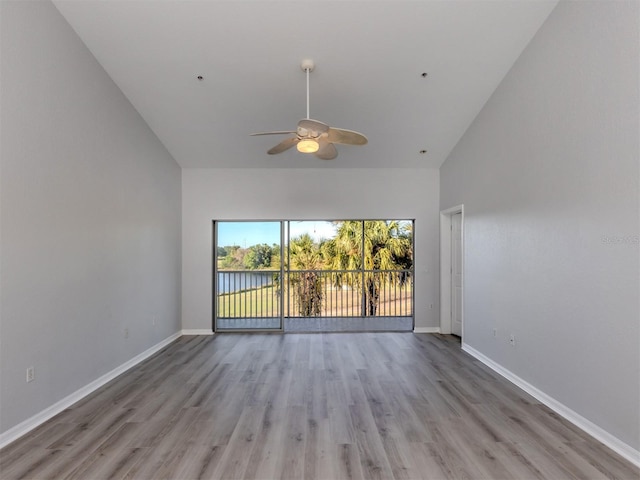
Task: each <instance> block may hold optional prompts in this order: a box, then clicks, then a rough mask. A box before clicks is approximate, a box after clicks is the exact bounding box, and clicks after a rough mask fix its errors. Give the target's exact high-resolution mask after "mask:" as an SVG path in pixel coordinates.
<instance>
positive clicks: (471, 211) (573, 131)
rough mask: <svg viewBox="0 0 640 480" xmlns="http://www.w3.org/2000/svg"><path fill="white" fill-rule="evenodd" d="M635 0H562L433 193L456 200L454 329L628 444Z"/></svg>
mask: <svg viewBox="0 0 640 480" xmlns="http://www.w3.org/2000/svg"><path fill="white" fill-rule="evenodd" d="M638 6H639V4H638V2H627V3H623V2H561V3H560V4H559V6H558V7H557V8H556V9H555V10H554V12H552V14H551V15H550V17H549V19H548V20H547V22H546V23H545V24H544V25H543V26H542V28H541V29H540V31H539V32H538V34H537V35H536V37H534V39H533V40H532V42H531V43H530V45H529V46H528V48H527V49H526V50H525V51H524V52H523V54H522V55H521V57H520V58H519V59H518V61H517V62H516V64H515V65H514V67H513V68H512V70H511V72H510V73H509V74H508V75H507V76H506V78H505V79H504V81H503V82H502V84H501V85H500V86H499V88H498V89H497V90H496V92H495V93H494V95H493V96H492V98H491V99H490V100H489V101H488V103H487V104H486V106H485V107H484V109H483V110H482V112H481V113H480V115H479V116H478V117H477V119H476V120H475V122H474V123H473V125H472V126H471V127H470V128H469V130H468V131H467V132H466V133H465V135H464V136H463V138H462V139H461V141H460V142H459V144H458V145H457V146H456V148H455V149H454V151H453V152H452V154H451V155H450V157H449V158H448V160H447V161H446V162H445V164H444V165H443V166H442V168H441V172H440V173H441V196H440V198H441V201H440V206H441V208H442V209H445V208H448V207H451V206H453V205H457V204H462V203H463V204H464V207H465V237H464V240H465V256H464V261H465V284H464V287H465V298H464V309H465V319H464V321H465V325H464V342H465V343H467V344H468V345H470V346H471V347H473V348H474V349H476V350H478V351H480V352H481V353H482V354H484V355H486V356H487V357H489V358H490V359H492V360H493V361H495V362H497V363H498V364H500V365H502V366H503V367H505V368H506V369H508V370H510V371H511V372H513V373H515V374H516V375H518V376H519V377H521V378H522V379H524V380H525V381H527V382H529V383H530V384H532V385H533V386H535V387H537V388H538V389H540V390H542V391H543V392H545V393H546V394H548V395H550V396H551V397H553V398H554V399H555V400H557V401H559V402H561V403H563V404H564V405H565V406H567V407H569V408H570V409H572V410H573V411H575V412H577V413H578V414H580V415H582V416H583V417H585V418H587V419H588V420H590V421H591V422H593V423H594V424H596V425H598V426H600V427H601V428H603V429H604V430H606V431H607V432H609V433H611V434H612V435H614V436H615V437H617V438H618V439H620V440H621V441H623V442H625V443H626V444H627V445H628V446H631V447H632V448H634V449H635V450H639V449H640V352H639V351H640V329H639V323H640V311H639V303H638V299H639V292H640V285H639V273H640V268H639V245H638V234H639V212H640V211H639V204H638V202H639V199H640V196H639V169H638V161H639V158H640V151H639V150H640V149H639V145H638V144H639V134H638V132H639V131H640V129H639V122H638V119H639V108H638V105H639V97H638V85H639V78H638V70H639V65H638V59H639V56H640V52H639V47H638V45H639V41H638V40H639V38H638V18H639V17H638V14H639V12H638ZM494 328H497V329H498V337H497V338H493V336H492V330H493V329H494ZM510 333H513V334H515V336H516V340H517V343H516V346H515V347H511V346H510V345H509V342H508V336H509V334H510Z"/></svg>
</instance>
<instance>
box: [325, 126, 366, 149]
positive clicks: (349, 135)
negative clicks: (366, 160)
mask: <svg viewBox="0 0 640 480" xmlns="http://www.w3.org/2000/svg"><path fill="white" fill-rule="evenodd" d="M327 133H328V136H327V140H328V141H330V142H331V143H341V144H343V145H366V143H367V142H368V140H367V137H365V136H364V135H363V134H361V133H358V132H354V131H352V130H345V129H343V128H333V127H331V128H329V131H328V132H327Z"/></svg>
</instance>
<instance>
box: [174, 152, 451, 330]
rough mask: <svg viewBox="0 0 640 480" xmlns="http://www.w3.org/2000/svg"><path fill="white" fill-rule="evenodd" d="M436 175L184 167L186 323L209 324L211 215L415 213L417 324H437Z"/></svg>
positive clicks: (423, 172)
mask: <svg viewBox="0 0 640 480" xmlns="http://www.w3.org/2000/svg"><path fill="white" fill-rule="evenodd" d="M300 161H301V162H303V161H304V162H307V161H311V162H313V161H314V160H313V158H303V157H302V155H301V158H300ZM315 161H317V160H315ZM334 161H336V162H339V161H340V157H338V159H337V160H334ZM265 162H268V159H267V158H266V157H265ZM438 182H439V174H438V170H435V169H392V168H390V169H338V170H335V169H327V168H311V169H306V168H305V169H269V168H265V169H244V168H240V169H216V170H210V169H209V170H207V169H184V170H183V172H182V192H183V197H182V206H183V208H182V222H183V238H182V247H183V248H182V255H183V257H182V286H183V288H182V291H183V297H182V324H183V328H185V329H211V323H212V311H211V308H212V307H211V302H212V298H211V292H212V290H211V289H212V220H214V219H215V220H282V219H284V220H307V219H308V220H336V219H350V218H355V219H361V218H364V219H374V218H406V219H409V218H413V219H415V220H416V223H415V229H416V230H415V240H416V256H415V269H416V279H415V286H416V305H415V313H416V317H415V318H416V327H419V328H420V327H437V326H438V324H439V313H438V312H439V308H440V307H439V301H438V298H439V270H438V269H439V257H438V255H439V253H438V242H439V240H438V238H439V237H438V235H439V224H438V201H439V193H438V191H439V190H438V188H439V187H438ZM429 305H433V308H429Z"/></svg>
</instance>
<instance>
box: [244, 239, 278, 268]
mask: <svg viewBox="0 0 640 480" xmlns="http://www.w3.org/2000/svg"><path fill="white" fill-rule="evenodd" d="M271 252H272V250H271V247H270V246H269V245H267V244H266V243H262V244H259V245H253V246H252V247H249V249H248V251H247V253H246V255H245V256H244V258H243V259H242V262H243V264H244V266H245V267H247V268H248V269H250V270H256V269H258V268H269V267H270V266H271Z"/></svg>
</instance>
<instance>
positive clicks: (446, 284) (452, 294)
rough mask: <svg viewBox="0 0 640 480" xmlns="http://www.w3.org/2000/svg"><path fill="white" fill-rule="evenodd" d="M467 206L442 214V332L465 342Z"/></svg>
mask: <svg viewBox="0 0 640 480" xmlns="http://www.w3.org/2000/svg"><path fill="white" fill-rule="evenodd" d="M463 299H464V205H458V206H455V207H452V208H449V209H446V210H443V211H441V212H440V332H441V333H443V334H453V335H457V336H459V337H460V338H461V339H462V341H463V342H464V301H463Z"/></svg>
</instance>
